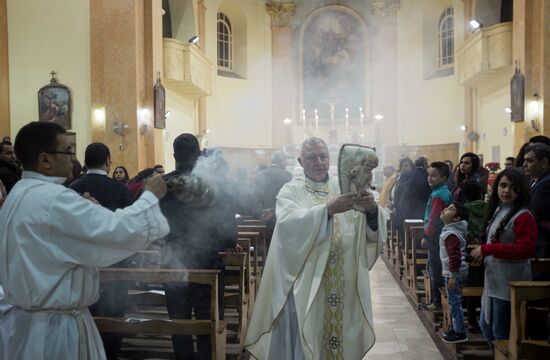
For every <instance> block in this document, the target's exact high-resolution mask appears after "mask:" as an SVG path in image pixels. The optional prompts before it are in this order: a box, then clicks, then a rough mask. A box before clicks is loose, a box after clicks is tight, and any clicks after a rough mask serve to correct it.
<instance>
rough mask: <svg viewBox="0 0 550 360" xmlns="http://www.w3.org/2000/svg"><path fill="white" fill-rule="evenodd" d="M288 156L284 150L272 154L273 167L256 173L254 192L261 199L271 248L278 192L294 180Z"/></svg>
mask: <svg viewBox="0 0 550 360" xmlns="http://www.w3.org/2000/svg"><path fill="white" fill-rule="evenodd" d="M286 166H287V161H286V156H285V154H284V153H283V152H282V151H275V152H274V153H273V154H271V167H269V168H267V169H265V170H262V171H260V172H259V173H258V175H256V180H255V184H254V192H255V193H256V197H257V198H259V199H260V204H261V219H262V221H263V222H264V223H265V226H266V246H267V248H268V249H269V244H270V243H271V237H272V236H273V229H274V228H275V222H276V218H275V204H276V203H277V194H279V191H280V190H281V188H282V187H283V185H284V184H286V183H287V182H289V181H290V180H292V174H291V173H290V172H288V171H287V170H286Z"/></svg>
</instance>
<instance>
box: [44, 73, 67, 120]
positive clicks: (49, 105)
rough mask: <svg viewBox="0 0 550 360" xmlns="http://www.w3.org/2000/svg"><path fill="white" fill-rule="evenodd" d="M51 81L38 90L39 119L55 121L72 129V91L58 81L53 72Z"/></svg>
mask: <svg viewBox="0 0 550 360" xmlns="http://www.w3.org/2000/svg"><path fill="white" fill-rule="evenodd" d="M51 75H52V78H51V80H50V83H49V84H48V85H46V86H43V87H42V88H40V90H38V120H39V121H47V122H54V123H57V124H59V125H61V126H63V127H64V128H65V129H67V130H69V129H71V92H70V90H69V88H68V87H67V86H65V85H63V84H60V83H58V82H57V79H56V78H55V72H53V71H52V72H51Z"/></svg>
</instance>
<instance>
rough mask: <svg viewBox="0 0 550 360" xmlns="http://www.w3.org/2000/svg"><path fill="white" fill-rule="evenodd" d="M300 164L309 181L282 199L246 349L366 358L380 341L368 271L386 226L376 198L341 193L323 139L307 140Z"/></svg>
mask: <svg viewBox="0 0 550 360" xmlns="http://www.w3.org/2000/svg"><path fill="white" fill-rule="evenodd" d="M298 160H299V162H300V164H301V165H302V167H303V168H304V175H305V176H304V177H301V178H296V179H294V180H292V181H291V182H289V183H287V184H286V185H285V186H284V187H283V188H282V189H281V191H280V192H279V195H278V196H277V207H276V214H277V224H276V226H275V231H274V234H273V240H272V242H271V246H270V249H269V256H268V258H267V262H266V266H265V268H264V272H263V275H262V279H261V284H260V291H259V294H258V298H257V301H256V303H255V306H254V313H253V314H252V318H251V320H250V324H249V328H248V334H247V337H246V341H245V347H246V348H247V349H248V350H249V351H250V353H251V354H252V355H253V356H254V357H256V358H257V359H261V360H263V359H281V360H283V359H285V360H289V359H310V360H318V359H346V360H348V359H361V358H363V356H364V355H365V354H366V353H367V352H368V351H369V349H370V348H371V347H372V346H373V344H374V339H375V336H374V330H373V320H372V309H371V299H370V284H369V269H370V268H371V267H372V266H373V264H374V262H375V261H376V259H377V257H378V255H379V253H380V251H381V249H382V245H383V242H384V240H385V236H386V220H385V219H384V215H383V212H382V211H379V210H378V206H377V205H376V203H375V201H374V198H373V197H372V194H370V193H367V194H362V193H355V192H354V193H347V194H340V190H339V187H338V180H337V179H333V178H331V177H329V175H328V169H329V153H328V148H327V146H326V144H325V143H324V141H323V140H321V139H318V138H311V139H309V140H306V141H305V142H304V144H303V147H302V151H301V154H300V158H299V159H298ZM353 208H365V209H366V211H365V212H360V211H356V210H353Z"/></svg>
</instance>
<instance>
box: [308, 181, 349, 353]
mask: <svg viewBox="0 0 550 360" xmlns="http://www.w3.org/2000/svg"><path fill="white" fill-rule="evenodd" d="M306 189H307V190H308V191H309V192H310V193H311V194H312V196H313V201H314V203H315V204H317V205H319V204H326V203H327V201H328V200H329V198H330V194H329V187H328V182H324V183H323V182H321V183H316V182H313V181H311V180H309V179H307V178H306ZM343 256H344V248H343V247H342V236H341V233H340V224H339V222H338V219H337V217H336V216H333V217H332V234H331V237H330V253H329V257H328V262H327V265H326V268H325V272H324V273H323V287H324V290H325V299H323V302H324V305H325V306H324V316H323V345H324V348H325V354H326V358H329V359H342V360H343V359H344V335H343V329H344V296H345V295H344V285H345V279H344V257H343Z"/></svg>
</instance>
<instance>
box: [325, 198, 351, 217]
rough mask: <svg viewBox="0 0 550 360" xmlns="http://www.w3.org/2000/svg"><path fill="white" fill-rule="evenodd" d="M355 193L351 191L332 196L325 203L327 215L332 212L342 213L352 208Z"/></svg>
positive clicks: (332, 213) (330, 214)
mask: <svg viewBox="0 0 550 360" xmlns="http://www.w3.org/2000/svg"><path fill="white" fill-rule="evenodd" d="M356 197H357V193H355V192H351V193H347V194H341V195H338V196H335V197H333V198H332V199H330V200H329V202H328V204H327V211H328V214H329V216H332V215H334V214H338V213H343V212H346V211H348V210H351V209H352V208H353V203H354V202H355V200H356Z"/></svg>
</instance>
